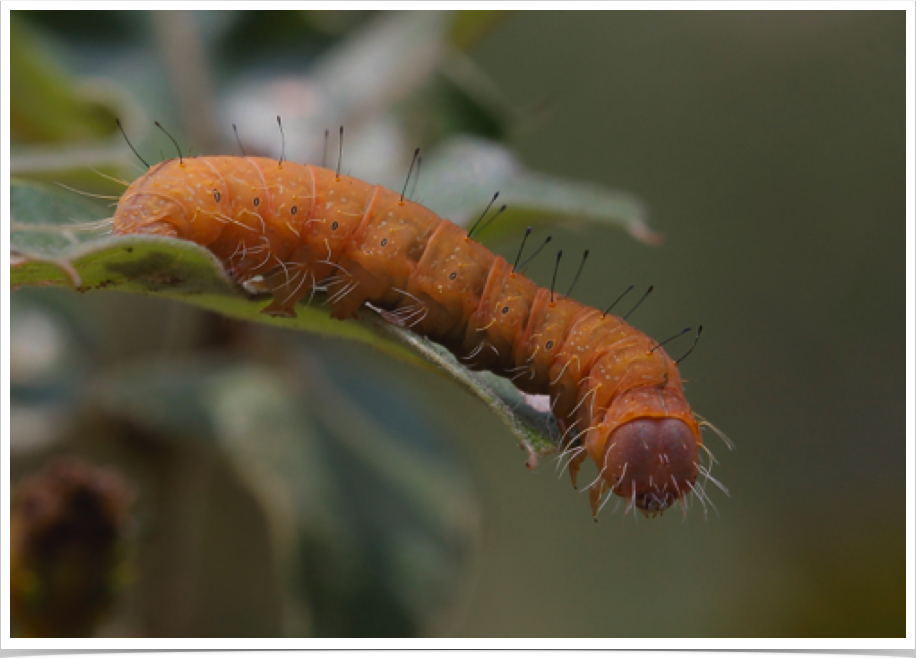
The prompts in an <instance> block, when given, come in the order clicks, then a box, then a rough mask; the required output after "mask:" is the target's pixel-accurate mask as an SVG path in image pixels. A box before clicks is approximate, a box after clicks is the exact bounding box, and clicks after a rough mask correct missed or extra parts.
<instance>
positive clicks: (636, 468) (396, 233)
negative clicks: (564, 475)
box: [114, 156, 703, 514]
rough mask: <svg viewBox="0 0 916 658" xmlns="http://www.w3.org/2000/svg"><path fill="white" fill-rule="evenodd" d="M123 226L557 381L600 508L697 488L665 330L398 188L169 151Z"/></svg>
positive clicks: (472, 356)
mask: <svg viewBox="0 0 916 658" xmlns="http://www.w3.org/2000/svg"><path fill="white" fill-rule="evenodd" d="M114 233H116V234H130V233H145V234H158V235H166V236H171V237H176V238H181V239H185V240H191V241H193V242H195V243H197V244H199V245H202V246H204V247H206V248H208V249H209V250H210V251H211V252H213V254H215V255H216V256H217V257H218V258H219V259H220V260H221V261H222V262H223V263H224V265H225V266H226V268H227V269H228V270H229V272H231V273H232V275H233V276H234V277H235V278H236V279H237V280H240V281H246V280H249V279H251V278H253V277H255V276H259V275H260V276H261V277H263V280H264V283H265V284H266V286H267V287H268V289H269V290H270V291H271V293H272V296H273V299H272V301H271V302H270V304H269V305H268V306H267V307H266V308H265V309H264V311H263V312H264V313H267V314H269V315H273V316H283V317H295V313H296V311H295V308H296V304H297V302H298V301H300V300H301V299H302V298H303V297H305V296H307V295H310V294H311V293H312V291H313V290H314V288H315V287H316V286H317V285H323V286H326V287H327V295H328V302H329V304H330V306H331V309H332V314H333V315H334V317H336V318H339V319H344V318H348V317H350V316H352V315H353V314H354V313H355V312H356V311H357V310H358V309H359V308H360V307H361V306H362V305H363V304H364V303H366V302H368V303H371V304H372V305H373V306H374V307H377V308H379V309H382V310H384V311H386V312H387V316H388V317H389V318H390V319H393V320H396V321H399V322H400V323H401V324H403V325H404V326H406V327H409V328H410V329H411V330H413V331H415V332H417V333H419V334H421V335H424V336H427V337H428V338H430V339H431V340H434V341H436V342H438V343H440V344H442V345H444V346H445V347H447V348H448V349H449V350H451V351H452V352H453V353H454V354H455V355H456V356H457V357H458V358H460V359H461V360H462V363H465V364H467V365H468V366H469V367H470V368H473V369H486V370H490V371H492V372H494V373H496V374H498V375H502V376H505V377H510V378H511V379H512V380H513V381H514V383H515V384H516V386H517V387H518V388H519V389H520V390H522V391H524V392H526V393H529V394H548V395H549V396H550V399H551V405H552V409H553V412H554V414H555V416H556V418H557V420H558V423H559V426H560V429H561V431H562V432H563V434H564V436H565V437H567V445H564V446H563V447H564V448H566V449H567V450H569V451H570V454H572V455H573V456H572V459H571V461H570V463H569V470H570V474H571V476H572V480H573V485H575V484H576V480H577V475H578V472H579V468H580V466H581V465H582V463H583V462H584V461H585V460H586V459H588V458H591V459H592V461H594V463H595V464H596V465H597V467H598V470H599V476H598V477H597V478H596V479H595V481H594V482H592V483H591V484H590V485H589V489H590V498H591V505H592V511H593V513H595V514H597V511H598V507H599V504H600V501H601V499H602V497H603V496H604V494H606V493H607V492H609V491H612V492H613V493H615V494H617V495H619V496H621V497H623V498H624V499H626V500H627V501H628V502H629V503H630V504H632V505H635V506H636V507H637V508H639V509H640V510H642V511H643V512H645V513H646V514H654V513H659V512H662V511H664V510H665V509H667V508H668V507H670V506H671V505H672V504H673V503H674V502H676V501H679V500H682V499H683V497H684V496H685V495H687V494H689V493H690V492H691V491H695V490H696V488H695V487H696V482H697V477H698V475H699V474H700V472H701V471H702V470H703V467H702V466H700V463H699V454H698V452H699V448H700V447H701V446H702V438H701V434H700V427H699V424H698V422H697V419H696V418H695V417H694V414H693V413H692V412H691V409H690V406H689V405H688V404H687V401H686V400H685V398H684V392H683V386H682V383H681V377H680V374H679V372H678V368H677V364H676V363H675V362H674V361H673V360H672V359H671V358H670V357H669V356H668V355H667V354H666V353H665V351H664V349H662V348H661V347H660V346H659V344H658V343H657V342H656V341H654V340H652V339H651V338H649V337H648V336H646V335H645V334H643V333H642V332H640V331H638V330H637V329H635V328H634V327H632V326H630V325H629V324H627V322H625V321H624V320H623V319H621V318H619V317H616V316H614V315H611V314H609V313H602V312H601V311H600V310H598V309H595V308H592V307H589V306H586V305H584V304H581V303H579V302H577V301H575V300H573V299H570V298H568V297H565V296H562V295H559V294H554V292H553V291H552V290H547V289H545V288H541V287H539V286H537V285H536V284H535V283H534V282H532V281H531V280H530V279H528V278H526V277H525V276H523V275H522V274H520V273H518V272H516V271H515V269H514V268H513V267H512V266H511V265H510V264H509V263H508V262H507V261H506V260H505V259H504V258H501V257H499V256H496V255H494V254H493V253H492V252H490V251H489V250H488V249H487V248H486V247H484V246H483V245H482V244H480V243H479V242H477V241H475V240H473V239H471V238H470V237H469V236H468V234H467V232H466V231H465V230H464V229H462V228H461V227H459V226H457V225H456V224H453V223H452V222H450V221H448V220H445V219H441V218H440V217H438V216H437V215H436V214H434V213H433V212H432V211H431V210H429V209H427V208H425V207H423V206H421V205H419V204H417V203H414V202H412V201H410V200H407V199H405V198H404V197H403V196H402V195H400V194H398V193H396V192H392V191H391V190H388V189H385V188H383V187H381V186H374V185H370V184H368V183H365V182H363V181H360V180H357V179H354V178H351V177H349V176H342V175H338V174H336V173H335V172H333V171H331V170H328V169H325V168H322V167H317V166H311V165H300V164H296V163H292V162H282V161H280V162H278V161H276V160H270V159H267V158H255V157H228V156H227V157H196V158H184V159H178V160H168V161H165V162H162V163H160V164H158V165H155V166H153V167H151V168H150V169H149V171H148V172H147V173H146V174H144V175H143V176H141V177H140V178H138V179H137V180H135V181H134V182H133V183H132V184H131V185H130V187H129V188H128V190H127V191H126V192H125V193H124V195H123V196H122V197H121V199H120V201H119V203H118V208H117V211H116V212H115V215H114Z"/></svg>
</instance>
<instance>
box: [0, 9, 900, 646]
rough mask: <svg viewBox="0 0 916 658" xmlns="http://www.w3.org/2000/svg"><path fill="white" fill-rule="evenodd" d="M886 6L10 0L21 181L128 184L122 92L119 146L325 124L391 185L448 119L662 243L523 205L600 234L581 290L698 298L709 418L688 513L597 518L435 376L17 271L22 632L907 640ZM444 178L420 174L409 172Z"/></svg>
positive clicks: (296, 135)
mask: <svg viewBox="0 0 916 658" xmlns="http://www.w3.org/2000/svg"><path fill="white" fill-rule="evenodd" d="M904 19H905V14H904V13H903V12H829V11H825V12H606V13H592V12H568V13H565V12H564V13H551V12H545V13H534V12H532V13H526V12H519V13H491V12H467V13H455V14H448V13H436V14H423V13H420V14H389V13H383V12H379V13H359V12H340V13H338V12H263V13H262V12H200V13H196V12H195V13H180V12H177V13H173V12H163V13H148V12H91V13H80V12H13V15H12V21H13V22H12V31H11V37H12V43H11V51H12V95H11V119H12V125H11V134H12V138H13V144H12V156H13V159H12V163H11V164H12V167H13V174H14V176H16V177H18V178H20V179H23V180H34V181H45V182H63V183H65V184H67V185H69V186H71V187H74V188H78V189H80V190H83V191H89V192H93V193H98V194H114V195H117V194H119V193H120V191H121V190H122V189H123V188H121V187H119V186H118V185H117V184H115V183H112V182H111V181H108V180H107V179H105V178H102V177H101V176H99V175H98V174H97V173H96V172H94V171H93V169H95V170H97V171H99V172H102V173H104V174H106V175H111V176H115V177H123V178H127V179H132V178H134V177H135V176H136V175H137V174H138V170H137V168H136V167H135V164H134V161H133V155H132V154H131V153H130V152H129V150H128V149H127V148H126V147H125V145H124V143H123V140H122V138H121V137H120V135H118V134H117V133H115V132H114V131H113V129H112V128H113V118H114V117H115V116H120V117H121V118H122V120H123V122H124V124H125V128H126V129H127V132H128V134H130V135H131V138H132V140H133V141H134V143H135V145H136V146H137V147H138V149H139V150H140V151H141V152H142V153H145V154H146V155H147V159H150V160H156V159H158V158H159V157H160V153H161V154H162V155H164V157H172V154H173V151H172V146H171V144H170V143H169V142H168V141H167V140H165V139H164V138H163V136H162V135H161V134H154V133H153V132H152V130H151V126H152V120H153V119H157V120H159V121H160V122H161V123H163V124H164V125H166V126H167V127H169V128H170V131H171V132H172V133H173V134H174V135H175V137H176V138H177V139H178V140H179V142H180V143H182V144H183V145H185V146H187V145H190V146H192V147H193V153H195V154H201V153H214V152H229V153H235V152H237V146H236V142H235V136H234V135H233V133H232V131H231V125H232V124H233V123H235V124H237V125H238V128H239V131H240V135H241V138H242V142H243V143H244V145H245V148H246V150H247V151H249V152H250V153H253V152H256V153H263V154H265V155H270V156H272V157H277V155H278V154H279V137H278V135H277V132H276V124H275V119H274V117H275V116H276V115H277V114H280V115H282V116H283V120H284V126H285V127H286V131H287V142H286V147H287V157H289V158H291V159H294V160H298V161H300V162H301V161H311V162H318V163H320V162H321V158H322V150H323V147H324V132H323V131H324V130H325V129H327V128H330V129H332V130H333V129H335V128H336V126H337V125H339V124H344V125H346V126H347V131H348V141H347V145H346V149H345V153H344V159H345V162H346V163H347V167H348V168H349V171H350V173H351V174H352V175H354V176H358V177H360V178H364V179H366V180H371V181H374V182H381V183H384V184H387V185H389V186H391V187H394V188H397V189H399V188H400V185H401V181H402V180H403V176H404V173H405V172H406V170H407V167H408V165H409V162H410V156H411V155H412V153H413V149H414V147H415V146H417V145H421V146H423V147H424V149H426V148H427V147H428V146H435V145H436V144H441V143H444V142H445V141H447V140H448V139H452V138H455V137H456V136H464V137H468V136H473V137H474V139H476V140H479V141H478V142H477V143H481V144H486V145H487V148H489V149H491V155H492V149H496V153H497V154H498V155H499V157H505V158H517V159H518V161H519V162H520V163H524V166H525V167H527V168H528V169H530V170H531V171H538V172H543V173H544V174H550V175H553V176H557V177H564V179H566V180H570V181H579V182H592V183H595V184H599V185H601V186H604V187H607V188H608V189H610V188H614V189H619V190H625V191H626V192H627V193H628V194H631V195H633V196H634V197H635V198H638V199H640V200H641V202H642V203H644V204H645V206H646V207H647V208H648V209H649V212H650V223H651V225H652V227H653V228H654V229H656V230H658V231H660V232H661V233H663V234H664V236H665V239H664V241H663V242H662V244H661V245H659V246H650V245H648V244H645V243H643V242H640V241H638V240H636V239H634V238H633V237H632V236H631V235H628V234H627V232H625V231H621V230H619V229H618V228H616V227H614V226H612V225H610V224H607V223H605V224H602V223H600V222H593V221H591V222H590V221H581V220H577V218H576V217H574V216H571V217H561V216H551V217H540V218H538V221H539V222H541V223H544V224H547V223H549V224H550V230H551V232H552V233H553V234H554V236H555V237H554V240H555V241H556V242H557V243H558V244H560V245H561V246H562V247H563V248H564V250H566V249H568V250H569V253H578V252H579V251H581V250H582V249H585V248H589V249H591V254H592V255H591V260H590V263H589V266H588V268H587V269H586V271H585V274H584V276H583V279H582V281H581V282H580V284H579V286H578V288H577V293H576V296H577V298H578V299H580V300H582V301H584V302H586V303H589V304H592V305H595V306H606V305H607V304H609V303H610V301H612V300H613V299H614V298H615V297H616V296H617V295H618V294H619V293H620V292H621V291H622V290H623V289H625V288H626V286H627V285H629V284H631V283H634V284H637V285H638V286H639V287H645V286H647V285H649V284H654V285H655V286H656V291H655V293H654V294H653V296H652V297H650V298H649V299H648V300H647V301H646V303H645V304H644V305H643V306H642V307H641V308H640V310H639V313H638V315H636V316H634V322H635V324H636V325H637V326H638V327H640V328H641V329H643V330H644V331H646V332H647V333H648V334H650V335H652V336H655V337H657V338H663V337H666V336H668V335H671V334H673V333H675V332H676V331H678V330H679V329H681V328H682V327H684V326H690V325H694V326H695V325H696V324H698V323H702V324H703V325H704V327H705V330H704V335H703V339H702V341H701V342H700V344H699V347H698V349H697V351H696V352H695V353H694V354H693V355H692V356H691V358H690V359H689V360H688V361H686V362H685V363H684V365H683V366H682V372H683V374H684V377H685V378H686V380H687V381H688V383H687V391H688V398H689V400H690V402H691V404H692V405H693V407H694V408H695V409H697V410H698V411H699V412H700V413H701V414H702V415H703V416H704V417H706V418H707V419H709V420H711V421H712V422H713V423H714V424H715V425H716V426H717V427H719V428H720V429H722V430H723V431H724V432H726V433H727V434H728V435H729V436H730V437H731V439H732V440H733V441H734V442H735V444H736V445H737V449H736V450H735V451H732V452H730V451H728V450H727V449H726V447H725V446H724V445H723V443H722V442H721V441H719V440H718V439H717V438H716V437H715V436H714V435H707V437H706V441H707V443H708V444H709V446H710V447H711V449H712V450H713V452H714V453H715V455H716V457H717V458H718V460H719V462H720V463H719V464H718V465H717V466H716V471H715V472H716V475H717V477H718V478H719V479H720V480H722V481H723V482H724V483H725V485H726V486H727V487H728V489H729V491H730V497H726V496H725V495H723V494H722V493H721V492H718V491H715V490H711V496H712V499H713V502H714V503H715V505H716V507H717V510H718V511H713V510H709V514H708V518H704V514H703V510H702V509H701V508H700V507H699V506H694V507H693V509H691V512H690V514H689V515H688V516H687V517H686V519H682V518H681V516H680V514H678V513H676V512H675V513H669V514H666V515H664V516H663V517H661V518H658V519H653V520H647V519H645V518H642V517H639V518H636V517H634V515H633V514H629V515H626V516H624V515H623V514H622V513H621V511H622V510H618V511H617V513H608V510H610V508H611V507H612V506H609V507H608V508H606V510H605V512H604V513H603V514H602V516H601V518H600V522H599V523H598V524H595V523H593V522H592V520H591V515H590V514H589V510H588V503H587V500H586V496H585V495H582V494H579V493H576V492H574V491H573V489H572V488H571V487H570V486H569V483H568V481H567V480H566V479H565V478H562V479H559V480H558V478H557V475H556V471H555V468H554V466H555V465H554V463H553V462H552V461H551V460H549V459H544V460H542V463H541V465H540V466H539V467H538V468H537V469H536V470H534V471H529V470H528V469H526V468H525V467H524V463H525V457H524V454H523V453H522V452H520V451H519V450H518V449H517V447H516V445H515V444H514V438H513V437H512V435H511V434H510V433H509V431H508V430H507V429H506V427H505V426H504V425H503V424H502V423H501V422H500V421H499V420H498V419H497V418H496V417H495V416H494V415H493V414H492V413H491V412H490V411H489V410H488V409H487V408H486V407H485V406H484V405H483V404H481V403H480V402H479V400H477V399H474V398H472V397H471V396H469V395H468V394H467V393H466V392H465V391H463V390H461V389H460V388H459V387H458V386H456V385H455V383H454V382H453V381H450V380H448V379H446V378H443V377H441V376H440V375H439V374H437V373H435V372H431V371H428V370H426V369H423V368H419V367H416V366H415V365H414V364H410V363H407V362H405V361H402V360H398V359H395V358H392V357H390V356H387V355H385V354H382V353H380V352H378V351H375V350H372V349H370V348H368V347H366V346H364V345H362V344H359V343H354V342H350V341H346V340H345V339H343V338H333V337H319V336H314V335H310V334H307V333H301V332H291V331H284V330H279V329H274V328H268V327H265V326H261V325H255V324H251V323H242V322H238V321H234V320H231V319H228V318H226V317H223V316H218V315H214V314H210V313H207V312H205V311H202V310H199V309H196V308H194V307H191V306H187V305H182V304H179V303H177V302H168V301H165V300H162V299H155V298H150V297H141V296H132V295H125V294H118V293H105V292H94V293H91V294H86V295H77V294H75V293H73V292H71V291H67V290H55V289H21V290H19V291H17V292H16V293H15V294H14V295H13V297H12V313H13V315H12V318H11V329H12V333H11V339H10V340H11V349H12V365H11V379H12V393H11V402H12V415H11V419H10V424H11V428H12V443H11V459H12V461H11V470H12V475H13V482H14V487H15V490H16V493H17V495H16V497H14V499H13V502H12V510H13V527H12V542H13V559H14V563H13V574H14V575H13V612H14V620H15V621H16V623H17V624H18V625H17V630H18V632H19V633H20V634H23V635H102V636H171V637H180V636H282V635H286V636H505V637H524V636H557V637H563V636H570V637H618V636H625V637H677V636H685V637H694V636H696V637H719V636H722V637H738V636H786V637H819V636H825V637H831V636H842V637H846V636H850V637H902V636H904V635H905V577H906V574H905V513H906V499H905V466H904V457H905V440H906V438H905V432H904V404H903V397H904V367H903V359H904V342H903V333H904V306H903V304H901V303H900V302H901V301H902V300H903V297H904V287H905V283H904V267H905V255H904V249H905V248H904V240H903V237H904V222H905V221H906V220H905V207H904V194H905V178H904V174H905V139H904V138H905V123H904V122H905V105H904V102H905V98H904V91H905V61H904V52H905V33H904V27H905V25H904ZM367 61H370V62H372V63H373V64H372V66H366V64H365V63H366V62H367ZM484 140H486V141H484ZM332 162H333V161H332ZM460 175H462V172H456V177H459V176H460ZM479 184H480V185H481V188H480V189H481V190H483V191H482V192H481V193H480V197H479V198H481V199H482V200H483V201H484V202H485V201H486V200H487V199H488V198H489V196H490V195H491V194H492V191H494V190H492V189H489V188H488V187H487V181H486V180H482V181H479ZM436 193H437V191H436V190H429V189H427V190H426V191H424V187H423V178H422V173H421V180H420V182H419V185H418V191H417V198H418V200H420V201H421V202H423V201H424V195H426V198H427V199H431V198H434V197H435V194H436ZM620 198H621V199H624V198H628V197H625V196H624V195H621V197H620ZM634 203H635V202H634ZM432 207H433V209H434V210H437V209H438V208H437V207H436V206H435V205H432ZM440 211H441V210H440ZM453 218H455V219H461V218H458V217H453ZM520 237H521V231H519V230H514V231H507V232H506V233H505V234H502V235H500V234H499V233H498V232H497V234H496V235H495V237H494V238H493V239H492V242H491V245H492V247H493V248H494V250H496V251H497V252H499V253H501V254H503V255H507V256H511V255H513V254H514V253H515V249H516V248H517V244H518V240H519V239H520ZM551 268H552V259H551V258H542V259H540V260H539V261H537V262H535V263H534V265H533V266H532V268H531V270H530V272H529V274H530V275H531V276H532V278H534V279H535V280H537V281H540V282H541V283H547V282H548V281H549V277H550V272H551ZM895 299H896V300H897V301H896V302H894V301H893V300H895ZM894 336H896V338H894ZM898 341H899V342H898ZM685 349H686V346H685ZM672 353H674V354H676V353H677V349H676V348H672ZM898 405H899V406H898ZM74 610H82V611H83V614H81V615H77V616H74V614H73V611H74Z"/></svg>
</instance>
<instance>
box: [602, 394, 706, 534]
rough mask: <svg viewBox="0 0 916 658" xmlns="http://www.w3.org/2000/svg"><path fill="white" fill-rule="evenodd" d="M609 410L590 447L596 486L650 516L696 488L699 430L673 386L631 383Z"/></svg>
mask: <svg viewBox="0 0 916 658" xmlns="http://www.w3.org/2000/svg"><path fill="white" fill-rule="evenodd" d="M610 411H611V414H609V415H610V416H611V418H608V420H609V421H610V422H609V423H608V424H607V425H606V427H607V428H608V429H607V430H606V431H607V434H605V433H604V432H601V433H599V434H598V436H597V438H598V440H597V441H595V442H594V444H592V445H591V446H590V448H591V449H590V450H589V453H590V454H591V455H592V458H593V459H594V460H595V462H596V463H598V464H599V468H600V469H601V471H602V476H601V483H600V489H601V491H607V490H612V491H613V492H614V493H615V494H617V495H618V496H621V497H622V498H625V499H626V500H627V501H629V503H630V504H631V505H633V506H635V507H637V508H638V509H640V510H641V511H642V512H643V513H644V514H645V515H647V516H654V515H657V514H661V513H662V512H664V511H665V510H666V509H668V508H669V507H671V506H672V505H673V504H674V503H676V502H677V501H678V500H680V499H681V498H683V497H685V496H686V495H688V494H689V493H691V492H692V491H694V490H695V487H694V485H695V483H696V480H697V475H698V474H699V470H700V466H699V463H700V462H699V447H700V445H701V438H700V431H699V426H698V425H697V423H696V421H695V420H694V418H693V415H692V413H691V412H690V408H689V406H687V403H686V402H685V401H684V399H683V396H682V395H681V394H680V392H679V391H678V390H672V389H669V390H659V389H657V388H655V387H645V388H640V389H635V390H632V391H629V392H627V393H626V394H624V395H623V396H621V398H619V399H618V400H617V401H616V402H615V404H614V405H613V406H612V408H611V410H610ZM613 416H616V419H613ZM601 439H604V440H601Z"/></svg>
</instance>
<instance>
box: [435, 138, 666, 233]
mask: <svg viewBox="0 0 916 658" xmlns="http://www.w3.org/2000/svg"><path fill="white" fill-rule="evenodd" d="M422 177H423V179H422V190H423V192H422V200H423V203H424V204H426V205H428V206H429V207H430V208H433V209H434V210H435V211H436V212H437V213H439V214H440V215H441V216H443V217H448V218H449V219H451V220H452V221H454V222H457V223H460V224H467V223H468V222H469V220H471V219H472V218H474V213H475V212H477V211H479V209H482V208H483V206H484V205H485V204H486V203H487V202H488V201H489V200H490V199H491V198H492V196H493V193H494V192H497V191H498V192H499V202H500V203H505V204H506V205H508V207H509V210H508V211H507V212H506V214H505V217H504V218H501V219H500V221H499V222H497V223H495V224H494V225H493V226H492V227H491V228H490V229H487V235H486V237H487V239H488V240H493V239H495V238H496V236H499V235H502V234H505V233H509V232H515V233H517V232H519V229H520V228H523V227H524V226H525V224H527V223H530V222H531V221H541V222H545V221H549V220H550V219H551V218H556V217H560V216H562V217H563V221H564V222H566V221H569V220H571V219H581V220H589V221H592V222H597V223H607V224H609V225H615V226H618V227H620V228H624V229H626V230H627V231H628V232H629V233H630V234H631V235H632V236H633V237H635V238H636V239H637V240H640V241H642V242H645V243H648V244H657V243H658V242H659V240H660V239H661V236H660V235H659V234H658V233H655V232H654V231H653V230H652V229H651V228H650V227H649V224H648V220H647V217H648V211H647V209H646V207H645V206H644V205H643V203H642V202H640V201H639V200H638V199H636V198H635V197H633V196H632V195H630V194H627V193H626V192H620V191H618V190H612V189H609V188H607V187H604V186H601V185H596V184H589V183H580V182H576V181H570V180H565V179H562V178H557V177H555V176H549V175H546V174H541V173H537V172H532V171H529V170H527V169H526V168H525V167H524V166H523V165H522V164H521V163H520V162H519V161H518V159H517V158H516V157H515V156H514V155H513V154H512V152H511V151H509V150H508V149H506V148H505V147H504V146H502V145H501V144H498V143H496V142H491V141H487V140H484V139H478V138H472V137H458V138H454V139H452V140H449V141H448V142H446V143H445V144H443V145H442V146H441V147H440V148H439V149H437V150H436V151H435V152H434V153H433V154H432V155H431V156H430V158H429V160H428V161H427V162H424V164H423V173H422ZM470 199H475V200H476V202H475V203H473V205H472V204H469V200H470Z"/></svg>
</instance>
